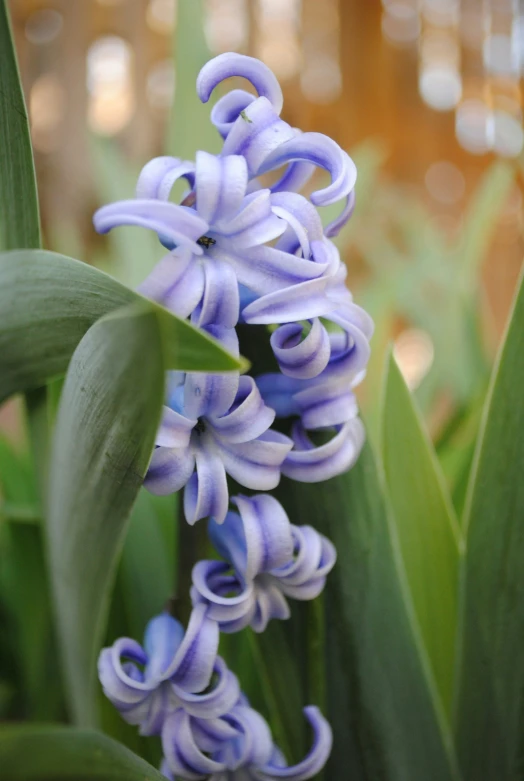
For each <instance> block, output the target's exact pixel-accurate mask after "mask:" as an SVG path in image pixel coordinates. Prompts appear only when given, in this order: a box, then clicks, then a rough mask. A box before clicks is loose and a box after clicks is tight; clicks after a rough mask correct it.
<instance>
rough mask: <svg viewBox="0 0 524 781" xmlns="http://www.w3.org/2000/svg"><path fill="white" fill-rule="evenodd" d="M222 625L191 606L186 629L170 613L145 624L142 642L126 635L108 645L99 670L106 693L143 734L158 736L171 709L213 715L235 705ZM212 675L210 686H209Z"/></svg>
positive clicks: (234, 681) (235, 690) (236, 692)
mask: <svg viewBox="0 0 524 781" xmlns="http://www.w3.org/2000/svg"><path fill="white" fill-rule="evenodd" d="M218 638H219V633H218V627H217V624H216V623H215V622H214V621H212V620H211V619H210V618H209V616H207V615H206V610H205V608H202V607H199V608H196V609H195V610H193V612H192V614H191V618H190V620H189V624H188V628H187V631H186V632H185V633H184V629H183V627H182V625H181V624H180V622H179V621H176V620H175V619H174V618H172V617H171V616H170V615H168V614H167V613H163V614H161V615H159V616H156V617H155V618H153V619H152V620H151V621H150V622H149V624H148V625H147V627H146V631H145V637H144V646H143V647H142V646H141V645H140V644H139V643H137V642H136V641H135V640H132V639H131V638H128V637H122V638H120V639H119V640H117V641H116V642H115V643H114V645H113V646H112V647H111V648H104V649H103V650H102V652H101V654H100V658H99V661H98V675H99V678H100V682H101V683H102V687H103V690H104V694H105V695H106V697H107V698H108V699H109V700H110V701H111V702H112V703H113V705H114V706H115V707H116V708H117V709H118V710H119V711H120V713H121V715H122V716H123V718H124V719H125V720H126V721H127V722H129V724H135V725H137V726H139V727H140V734H141V735H160V733H161V731H162V727H163V725H164V721H165V719H166V717H167V715H168V714H169V713H172V712H174V711H176V710H177V709H179V708H183V709H184V711H185V712H187V713H189V714H191V715H192V716H194V717H195V718H197V719H198V718H199V717H205V718H215V717H218V716H219V715H222V714H223V713H225V712H227V711H228V710H229V709H230V708H232V707H233V705H234V704H235V702H236V701H237V699H238V696H239V688H238V681H237V679H236V678H235V676H234V675H233V674H232V673H231V672H230V671H229V670H228V669H227V667H226V665H225V663H224V662H223V660H222V659H221V658H220V657H218V656H217V649H218ZM212 676H214V677H215V678H216V681H215V682H214V685H213V687H212V689H211V691H206V692H205V693H202V692H204V690H206V689H207V688H208V686H209V684H210V682H211V679H212Z"/></svg>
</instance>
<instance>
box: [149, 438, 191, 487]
mask: <svg viewBox="0 0 524 781" xmlns="http://www.w3.org/2000/svg"><path fill="white" fill-rule="evenodd" d="M194 468H195V457H194V455H193V454H192V453H191V450H190V448H176V449H173V448H168V447H157V448H156V450H153V455H152V456H151V462H150V464H149V469H148V471H147V475H146V477H145V480H144V488H147V490H148V491H149V492H150V493H152V494H157V495H158V496H167V495H169V494H174V493H176V492H177V491H179V490H180V489H181V488H183V486H184V485H185V484H186V483H187V481H188V480H189V478H190V477H191V475H192V474H193V470H194Z"/></svg>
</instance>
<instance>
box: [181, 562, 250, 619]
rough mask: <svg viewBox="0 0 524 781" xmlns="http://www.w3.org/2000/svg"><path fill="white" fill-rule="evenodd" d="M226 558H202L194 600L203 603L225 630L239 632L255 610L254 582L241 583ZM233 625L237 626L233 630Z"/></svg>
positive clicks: (195, 569) (195, 578) (195, 571)
mask: <svg viewBox="0 0 524 781" xmlns="http://www.w3.org/2000/svg"><path fill="white" fill-rule="evenodd" d="M228 571H229V564H226V563H225V562H223V561H199V562H198V563H197V564H195V566H194V567H193V573H192V582H193V586H192V588H191V599H192V602H193V605H197V604H203V605H204V606H205V608H206V611H207V615H208V617H209V618H210V619H212V620H213V621H217V622H218V623H219V625H220V629H221V631H222V632H224V631H225V632H228V631H235V632H236V631H239V630H240V629H243V628H244V627H245V626H247V625H248V624H249V622H250V621H251V617H252V614H253V612H254V609H255V601H254V599H255V594H254V586H253V584H252V583H243V584H242V583H240V581H239V580H238V578H236V577H235V576H232V575H230V574H229V572H228ZM231 627H233V629H231Z"/></svg>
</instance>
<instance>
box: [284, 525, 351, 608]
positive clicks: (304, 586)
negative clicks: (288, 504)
mask: <svg viewBox="0 0 524 781" xmlns="http://www.w3.org/2000/svg"><path fill="white" fill-rule="evenodd" d="M292 528H293V538H294V542H295V553H294V556H293V558H292V559H291V560H290V561H289V562H288V563H287V564H286V565H284V566H283V567H280V568H279V569H277V570H273V572H272V573H271V574H272V575H273V576H274V577H275V578H276V579H277V580H278V585H279V588H280V589H281V591H282V592H283V593H284V594H285V595H286V596H288V597H291V598H292V599H300V600H309V599H316V597H317V596H318V595H319V594H320V593H321V591H322V589H323V588H324V584H325V580H326V576H327V575H328V574H329V573H330V572H331V570H332V569H333V567H334V566H335V562H336V560H337V553H336V550H335V546H334V545H333V544H332V543H331V542H330V541H329V540H328V539H327V538H326V537H324V536H323V535H322V534H319V533H318V532H317V531H316V529H313V528H312V527H311V526H293V527H292Z"/></svg>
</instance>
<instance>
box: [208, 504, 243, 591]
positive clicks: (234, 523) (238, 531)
mask: <svg viewBox="0 0 524 781" xmlns="http://www.w3.org/2000/svg"><path fill="white" fill-rule="evenodd" d="M231 501H232V502H234V501H235V500H234V498H232V499H231ZM208 533H209V539H210V541H211V544H212V545H213V547H214V548H215V550H216V551H217V553H219V554H220V555H221V556H222V558H223V559H226V561H227V562H229V564H231V566H232V567H233V569H234V570H235V571H236V572H239V573H243V572H245V571H246V557H247V550H246V536H245V534H244V525H243V523H242V519H241V517H240V515H239V514H238V513H235V512H228V514H227V515H226V520H225V521H224V523H222V524H218V523H216V521H214V520H213V518H211V520H210V521H209V524H208ZM244 580H245V578H244Z"/></svg>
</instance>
